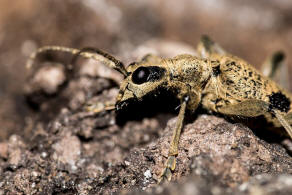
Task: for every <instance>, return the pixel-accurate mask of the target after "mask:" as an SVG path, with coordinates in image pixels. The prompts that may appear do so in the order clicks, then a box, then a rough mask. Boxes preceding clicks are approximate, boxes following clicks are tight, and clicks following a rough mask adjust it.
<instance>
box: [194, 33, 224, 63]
mask: <svg viewBox="0 0 292 195" xmlns="http://www.w3.org/2000/svg"><path fill="white" fill-rule="evenodd" d="M197 52H198V54H199V55H200V57H202V58H208V57H210V56H211V55H212V54H218V55H224V54H226V52H225V51H224V49H223V48H222V47H221V46H220V45H218V44H217V43H216V42H214V41H213V40H212V39H211V38H210V37H209V36H207V35H203V36H202V37H201V40H200V42H199V44H198V46H197Z"/></svg>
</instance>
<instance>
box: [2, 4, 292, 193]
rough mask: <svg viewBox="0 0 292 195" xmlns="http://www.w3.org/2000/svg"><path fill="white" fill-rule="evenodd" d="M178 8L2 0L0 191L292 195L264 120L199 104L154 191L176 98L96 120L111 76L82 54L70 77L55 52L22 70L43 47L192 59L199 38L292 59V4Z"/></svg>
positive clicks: (284, 144) (289, 166)
mask: <svg viewBox="0 0 292 195" xmlns="http://www.w3.org/2000/svg"><path fill="white" fill-rule="evenodd" d="M178 2H179V1H131V0H128V1H123V2H119V3H117V2H115V1H90V0H86V1H84V2H83V3H81V2H78V1H73V0H72V1H67V2H66V3H60V2H59V1H49V0H48V1H42V3H38V2H36V1H26V2H22V3H13V2H11V1H6V0H4V1H2V2H1V3H0V6H1V7H4V8H6V9H3V12H2V13H0V68H1V71H0V98H1V99H0V124H1V126H0V194H97V193H99V194H112V193H121V194H277V195H278V194H289V193H292V157H291V151H292V149H291V148H292V146H291V145H292V144H291V141H289V140H288V139H286V138H285V137H281V136H280V135H277V134H274V133H272V132H270V131H268V130H267V128H266V127H265V125H264V124H262V123H260V124H259V125H257V126H256V127H251V126H250V125H249V122H250V121H247V120H245V121H234V120H230V119H229V118H224V116H219V115H216V116H215V115H212V114H210V113H208V112H207V111H204V110H201V109H199V110H198V112H197V113H196V115H194V116H188V117H187V121H186V125H185V127H184V130H183V133H182V136H181V139H180V145H179V152H180V153H179V155H178V157H177V168H176V170H175V172H174V175H173V181H172V182H171V183H168V182H165V183H162V184H160V185H157V179H158V176H159V174H160V171H161V169H162V167H163V163H164V162H165V160H166V157H167V152H168V146H169V141H170V138H171V133H172V129H173V127H174V125H175V121H176V114H177V110H175V109H174V108H175V107H176V106H177V102H176V101H175V100H173V101H172V100H170V101H165V98H166V97H159V98H157V99H155V100H153V99H150V100H145V101H144V102H143V103H141V104H133V105H130V106H129V108H128V109H127V110H125V111H123V112H121V113H115V112H114V111H109V112H102V113H100V114H94V113H91V112H88V111H87V109H86V106H87V105H88V104H91V103H94V102H105V101H110V102H111V101H114V100H115V97H116V95H117V92H118V83H119V81H120V80H121V77H120V76H119V75H118V74H117V73H115V72H114V71H110V70H108V69H106V68H105V67H103V66H102V64H100V63H98V62H94V61H91V60H81V59H80V60H78V63H77V64H76V68H75V71H74V74H70V75H68V74H66V72H65V71H64V67H63V65H64V64H66V63H67V62H69V61H70V59H71V58H70V57H71V56H70V55H62V54H55V53H50V54H48V55H44V56H42V57H43V59H42V61H39V62H37V63H36V65H39V66H36V67H35V68H33V69H31V70H29V69H25V68H24V64H25V60H26V59H27V56H28V55H29V54H30V53H31V52H32V51H34V50H35V49H36V48H37V47H39V46H42V45H46V44H58V45H65V46H71V47H77V48H79V47H82V46H95V47H99V48H103V49H104V50H106V51H108V52H110V53H113V54H115V56H117V57H118V58H119V59H121V60H122V61H124V62H125V64H127V63H129V62H132V61H135V60H138V59H140V58H141V57H142V56H143V55H145V54H146V53H149V52H151V53H156V54H159V55H162V56H169V57H171V56H174V55H176V54H178V53H190V54H194V55H195V47H194V46H195V44H196V43H197V42H198V40H199V37H200V35H201V34H209V35H211V36H212V37H213V39H215V40H216V41H217V42H219V43H220V44H221V45H223V47H224V48H226V49H227V50H228V51H230V52H232V53H234V54H236V55H239V56H241V57H243V58H244V59H246V60H248V61H249V62H251V63H253V64H258V65H259V64H261V62H262V61H263V60H264V59H265V57H266V56H267V55H268V54H271V53H272V52H273V51H276V50H278V49H282V50H284V51H285V52H286V54H287V57H288V59H287V61H286V63H287V64H288V65H289V64H291V56H292V55H291V54H292V53H291V51H292V50H291V49H292V41H291V33H292V28H291V24H290V23H289V21H290V20H289V18H291V17H292V15H291V13H292V12H291V10H292V5H291V3H289V1H285V0H283V1H279V2H278V3H274V2H273V1H268V3H267V2H266V1H257V2H256V3H255V2H253V1H245V3H243V1H237V2H236V3H234V2H233V1H222V3H215V2H213V1H209V0H208V1H204V2H207V3H203V2H199V1H187V0H185V1H182V2H183V3H178ZM208 2H209V4H208ZM161 8H163V9H161ZM210 10H212V11H210ZM213 10H214V11H213ZM215 12H216V14H215ZM255 37H256V38H255ZM230 40H232V41H230ZM257 67H259V66H257ZM101 76H103V78H101ZM288 83H290V82H288ZM158 105H159V106H158ZM170 105H171V106H170ZM259 120H261V119H258V120H257V121H259ZM247 124H248V125H247Z"/></svg>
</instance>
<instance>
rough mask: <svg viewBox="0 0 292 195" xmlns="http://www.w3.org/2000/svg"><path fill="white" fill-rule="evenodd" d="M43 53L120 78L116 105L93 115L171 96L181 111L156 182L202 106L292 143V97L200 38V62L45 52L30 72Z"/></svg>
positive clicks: (167, 171)
mask: <svg viewBox="0 0 292 195" xmlns="http://www.w3.org/2000/svg"><path fill="white" fill-rule="evenodd" d="M47 51H61V52H68V53H71V54H73V55H74V58H73V61H72V62H74V61H75V60H76V58H77V57H78V56H83V57H85V58H93V59H95V60H98V61H102V62H103V63H105V64H106V65H107V66H109V67H110V68H113V69H115V70H117V71H118V72H120V73H121V74H122V75H123V76H124V80H123V81H122V83H121V84H120V90H119V93H118V96H117V98H116V102H115V104H104V105H103V106H102V107H99V108H98V109H95V112H101V111H104V110H113V109H115V110H117V111H119V110H121V109H125V107H126V106H127V104H128V102H129V101H130V100H133V99H135V100H142V99H143V97H144V96H146V95H147V94H150V93H152V92H154V91H157V90H159V89H165V90H166V91H169V92H171V93H172V94H175V96H176V98H178V99H179V100H180V110H179V114H178V118H177V122H176V126H175V128H174V130H173V136H172V139H171V142H170V147H169V153H168V159H167V161H166V163H165V167H164V169H163V171H162V173H161V175H160V180H162V179H163V178H166V179H167V180H171V176H172V172H173V171H174V170H175V167H176V156H177V155H178V143H179V137H180V134H181V130H182V128H183V121H184V116H185V113H186V110H190V111H191V112H192V113H194V112H195V110H196V109H197V107H198V106H199V105H200V104H202V107H203V108H205V109H207V110H210V111H213V112H216V113H221V114H223V115H227V116H242V117H257V116H261V115H263V116H264V117H265V118H266V119H267V121H268V122H271V123H272V124H273V125H274V126H276V127H280V126H282V127H284V129H285V130H286V132H287V133H288V135H289V136H290V138H292V128H291V126H290V124H292V107H291V101H292V95H291V94H290V93H289V92H288V91H287V90H285V89H283V88H281V87H280V86H279V85H277V84H276V83H275V82H274V81H273V80H272V79H271V78H269V77H267V76H264V75H263V74H261V73H260V72H259V71H258V70H256V69H255V68H254V67H253V66H252V65H250V64H249V63H247V62H246V61H244V60H242V59H240V58H239V57H236V56H233V55H231V54H229V53H227V52H226V51H224V49H222V48H221V47H220V46H219V45H218V44H217V43H215V42H214V41H212V40H211V39H210V38H209V37H208V36H203V37H202V38H201V41H200V43H199V44H198V47H197V51H198V54H199V56H193V55H188V54H183V55H178V56H176V57H174V58H161V57H158V56H155V55H151V54H149V55H146V56H145V57H144V58H143V59H142V60H141V61H140V62H134V63H131V64H130V65H128V66H127V67H125V66H124V65H123V63H122V62H121V61H119V60H117V59H116V58H114V57H113V56H111V55H110V54H108V53H106V52H103V51H101V50H99V49H95V48H84V49H81V50H79V49H73V48H67V47H60V46H45V47H41V48H39V49H38V50H37V51H36V52H34V53H33V54H32V55H31V56H30V58H29V60H28V62H27V66H28V67H31V66H32V65H33V63H34V60H35V58H36V57H37V56H38V55H39V54H41V53H44V52H47ZM282 59H283V54H281V53H278V54H275V56H274V58H272V61H271V65H272V66H273V67H274V68H275V67H277V66H278V64H279V62H280V61H282ZM270 75H272V72H271V74H270Z"/></svg>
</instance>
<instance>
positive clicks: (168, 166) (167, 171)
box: [158, 156, 176, 183]
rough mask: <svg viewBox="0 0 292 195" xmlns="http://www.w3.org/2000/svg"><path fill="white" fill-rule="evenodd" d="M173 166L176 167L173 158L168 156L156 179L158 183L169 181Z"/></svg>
mask: <svg viewBox="0 0 292 195" xmlns="http://www.w3.org/2000/svg"><path fill="white" fill-rule="evenodd" d="M175 165H176V158H175V156H169V157H168V159H167V161H166V162H165V165H164V169H163V171H162V173H161V175H160V176H159V178H158V183H161V182H163V181H165V180H167V181H170V180H171V177H172V171H174V169H175Z"/></svg>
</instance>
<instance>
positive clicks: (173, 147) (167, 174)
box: [158, 96, 189, 183]
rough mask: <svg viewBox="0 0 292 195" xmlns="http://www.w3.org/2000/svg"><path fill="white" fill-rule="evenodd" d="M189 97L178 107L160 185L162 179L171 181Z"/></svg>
mask: <svg viewBox="0 0 292 195" xmlns="http://www.w3.org/2000/svg"><path fill="white" fill-rule="evenodd" d="M188 100H189V97H188V96H186V97H185V98H184V99H183V102H182V104H181V107H180V111H179V114H178V118H177V121H176V127H175V129H174V131H173V135H172V138H171V142H170V147H169V152H168V159H167V161H166V163H165V165H164V169H163V171H162V173H161V175H160V177H159V180H158V182H159V183H160V182H161V181H162V180H163V179H167V180H168V181H170V180H171V176H172V171H174V169H175V166H176V156H177V155H178V143H179V138H180V134H181V130H182V127H183V121H184V116H185V112H186V107H187V102H188Z"/></svg>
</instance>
